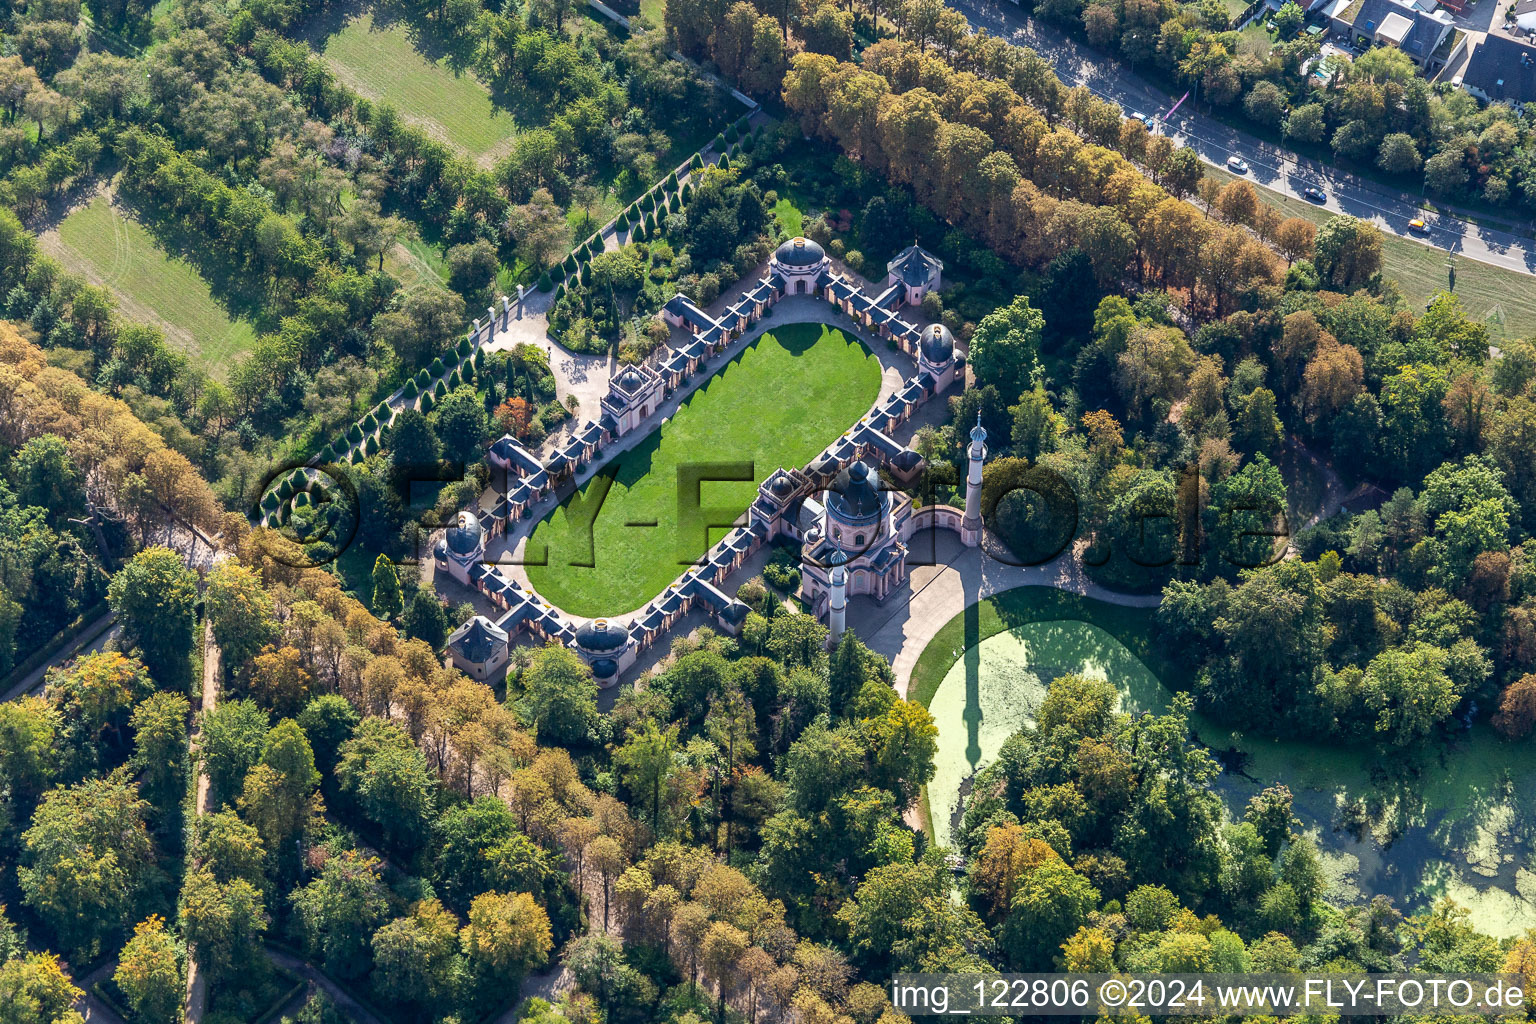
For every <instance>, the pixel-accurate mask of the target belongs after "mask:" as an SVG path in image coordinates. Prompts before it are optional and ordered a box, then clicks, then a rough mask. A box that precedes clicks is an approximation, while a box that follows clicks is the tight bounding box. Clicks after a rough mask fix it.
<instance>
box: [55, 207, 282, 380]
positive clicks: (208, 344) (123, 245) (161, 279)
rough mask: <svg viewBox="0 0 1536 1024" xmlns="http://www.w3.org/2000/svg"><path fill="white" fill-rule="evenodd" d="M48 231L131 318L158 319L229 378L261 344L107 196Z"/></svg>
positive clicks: (172, 337)
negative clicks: (252, 348)
mask: <svg viewBox="0 0 1536 1024" xmlns="http://www.w3.org/2000/svg"><path fill="white" fill-rule="evenodd" d="M49 235H52V236H54V237H53V238H51V239H50V238H49V237H48V236H44V245H45V247H47V248H48V249H50V250H52V252H53V255H55V257H56V258H58V259H59V260H60V261H61V262H62V263H64V265H65V266H67V267H68V268H69V269H71V270H73V271H75V272H76V273H80V274H83V275H84V276H85V277H86V278H88V279H89V280H91V281H92V282H94V283H96V284H100V285H105V286H106V287H108V288H110V289H112V291H113V293H114V294H116V296H117V298H118V300H119V302H120V303H121V304H122V307H123V310H124V312H125V313H126V314H127V315H128V316H129V317H130V318H133V319H142V320H147V321H150V322H154V323H158V324H159V325H160V327H161V328H162V329H163V330H164V331H165V335H166V340H167V341H168V342H170V343H171V344H173V345H175V346H177V347H179V348H180V349H181V350H182V351H184V352H186V353H187V356H188V357H189V358H190V359H192V360H193V362H195V363H197V364H198V365H200V366H201V367H202V368H203V369H205V370H206V371H207V372H208V373H209V374H211V375H212V376H214V377H217V378H219V379H223V378H224V377H225V375H226V374H227V373H228V371H229V368H230V367H231V366H233V365H234V364H235V363H236V362H238V361H239V358H240V357H241V356H242V355H244V354H245V353H246V352H247V351H248V350H249V349H250V347H251V345H252V344H254V343H255V341H256V330H255V328H253V327H252V326H251V325H250V324H249V323H248V322H246V321H244V320H235V319H232V318H231V317H230V315H229V313H228V311H227V310H226V309H225V308H224V306H223V305H222V304H220V303H219V301H218V300H217V299H215V298H214V297H213V294H212V292H211V291H210V290H209V287H208V282H207V281H205V280H203V278H202V277H201V275H199V274H198V272H197V271H196V270H195V269H193V267H192V266H191V265H189V264H188V263H186V262H185V261H183V260H179V259H173V258H171V257H169V256H167V255H166V253H165V251H164V250H163V249H161V248H160V246H159V245H158V244H157V243H156V242H155V240H154V238H153V237H152V236H151V235H150V233H149V232H148V231H147V230H146V229H145V228H144V226H143V225H141V224H140V223H139V222H138V221H136V220H134V219H133V218H132V216H131V215H129V214H128V213H127V212H126V211H124V210H122V209H121V208H119V207H117V206H114V205H113V204H112V202H111V200H110V199H109V197H108V196H107V195H106V194H105V193H103V194H100V195H97V196H96V197H95V198H93V199H92V200H91V201H90V203H89V204H87V205H85V206H82V207H80V208H79V209H77V210H75V211H74V212H72V213H70V215H69V216H67V217H65V218H64V220H63V222H62V223H60V224H59V226H58V228H57V229H55V231H52V232H49ZM50 242H51V243H52V244H50Z"/></svg>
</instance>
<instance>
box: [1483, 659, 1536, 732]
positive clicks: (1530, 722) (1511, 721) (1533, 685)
mask: <svg viewBox="0 0 1536 1024" xmlns="http://www.w3.org/2000/svg"><path fill="white" fill-rule="evenodd" d="M1493 727H1494V728H1495V729H1497V730H1499V732H1501V733H1503V734H1504V735H1505V736H1507V737H1508V738H1510V739H1512V740H1518V739H1524V738H1525V737H1526V736H1528V735H1530V733H1531V730H1532V729H1533V728H1536V675H1533V674H1530V673H1527V674H1526V675H1523V676H1521V677H1520V678H1519V679H1516V680H1515V681H1514V682H1512V683H1510V684H1509V686H1507V687H1505V689H1504V693H1503V695H1502V696H1500V697H1499V710H1498V712H1497V713H1496V714H1495V715H1494V716H1493Z"/></svg>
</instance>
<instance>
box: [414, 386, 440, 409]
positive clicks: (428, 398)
mask: <svg viewBox="0 0 1536 1024" xmlns="http://www.w3.org/2000/svg"><path fill="white" fill-rule="evenodd" d="M436 404H437V403H436V402H435V401H433V400H432V392H430V391H427V392H424V393H423V394H422V396H421V404H420V405H418V406H417V408H418V409H420V410H421V411H422V412H423V413H429V412H431V411H432V407H433V406H434V405H436Z"/></svg>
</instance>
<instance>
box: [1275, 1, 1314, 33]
mask: <svg viewBox="0 0 1536 1024" xmlns="http://www.w3.org/2000/svg"><path fill="white" fill-rule="evenodd" d="M1306 19H1307V15H1306V12H1305V11H1303V10H1302V9H1301V5H1300V4H1298V3H1296V2H1295V0H1287V2H1286V4H1285V5H1284V6H1283V7H1281V8H1280V9H1279V10H1278V11H1276V12H1275V30H1276V31H1277V32H1279V33H1280V38H1281V39H1289V38H1290V37H1291V36H1293V35H1295V34H1296V33H1297V32H1300V31H1301V26H1302V25H1303V24H1304V23H1305V22H1306Z"/></svg>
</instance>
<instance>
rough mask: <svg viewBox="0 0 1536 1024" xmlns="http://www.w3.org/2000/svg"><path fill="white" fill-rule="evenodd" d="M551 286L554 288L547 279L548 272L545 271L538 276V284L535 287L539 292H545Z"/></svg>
mask: <svg viewBox="0 0 1536 1024" xmlns="http://www.w3.org/2000/svg"><path fill="white" fill-rule="evenodd" d="M553 286H554V282H552V281H551V280H550V279H549V271H547V270H546V271H544V273H542V274H540V275H539V283H538V285H537V287H538V289H539V291H541V292H547V291H549V289H550V288H552V287H553Z"/></svg>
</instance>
